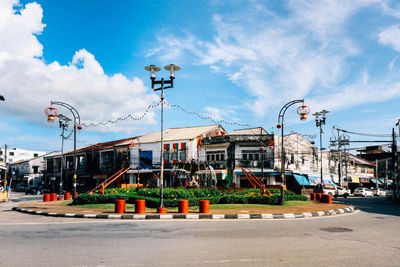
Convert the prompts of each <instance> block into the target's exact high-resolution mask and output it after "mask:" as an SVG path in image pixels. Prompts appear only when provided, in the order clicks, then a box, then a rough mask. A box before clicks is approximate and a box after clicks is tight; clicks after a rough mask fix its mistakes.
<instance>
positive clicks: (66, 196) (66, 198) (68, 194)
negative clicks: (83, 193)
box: [64, 192, 71, 200]
mask: <svg viewBox="0 0 400 267" xmlns="http://www.w3.org/2000/svg"><path fill="white" fill-rule="evenodd" d="M70 199H71V193H68V192H67V193H65V194H64V200H70Z"/></svg>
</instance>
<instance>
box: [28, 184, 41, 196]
mask: <svg viewBox="0 0 400 267" xmlns="http://www.w3.org/2000/svg"><path fill="white" fill-rule="evenodd" d="M42 191H43V187H42V186H31V187H29V188H28V189H27V190H26V191H25V194H26V195H39V194H40V193H42Z"/></svg>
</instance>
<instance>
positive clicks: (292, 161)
mask: <svg viewBox="0 0 400 267" xmlns="http://www.w3.org/2000/svg"><path fill="white" fill-rule="evenodd" d="M290 164H294V154H290Z"/></svg>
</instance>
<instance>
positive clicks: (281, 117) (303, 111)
mask: <svg viewBox="0 0 400 267" xmlns="http://www.w3.org/2000/svg"><path fill="white" fill-rule="evenodd" d="M297 103H303V105H301V106H300V107H298V108H297V113H298V114H299V115H300V120H306V119H307V114H308V113H309V112H310V108H309V107H307V106H305V105H304V99H297V100H293V101H290V102H288V103H286V104H285V105H284V106H283V107H282V108H281V110H280V111H279V115H278V125H277V128H278V129H279V128H281V130H282V141H281V201H280V204H281V205H283V204H284V202H285V201H284V185H285V150H284V145H283V142H284V132H283V128H284V127H283V126H284V122H283V120H284V117H285V112H286V110H287V109H288V108H289V107H290V106H292V105H294V104H297Z"/></svg>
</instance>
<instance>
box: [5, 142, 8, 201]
mask: <svg viewBox="0 0 400 267" xmlns="http://www.w3.org/2000/svg"><path fill="white" fill-rule="evenodd" d="M4 163H5V164H6V170H5V172H4V189H7V171H8V168H7V144H5V145H4ZM7 200H8V191H7Z"/></svg>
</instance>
